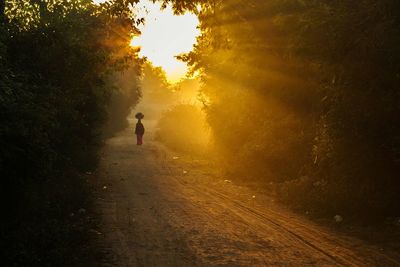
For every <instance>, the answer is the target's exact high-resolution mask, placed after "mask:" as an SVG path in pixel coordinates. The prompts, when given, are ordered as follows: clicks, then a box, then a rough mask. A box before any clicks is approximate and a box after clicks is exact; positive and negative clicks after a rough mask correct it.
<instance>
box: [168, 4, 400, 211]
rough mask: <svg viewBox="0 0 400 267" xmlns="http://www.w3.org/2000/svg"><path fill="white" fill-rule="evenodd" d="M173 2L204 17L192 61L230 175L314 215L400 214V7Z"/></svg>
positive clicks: (188, 57)
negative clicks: (273, 187) (269, 187)
mask: <svg viewBox="0 0 400 267" xmlns="http://www.w3.org/2000/svg"><path fill="white" fill-rule="evenodd" d="M166 2H173V3H174V4H175V6H176V10H177V11H178V12H180V11H181V10H185V9H191V10H193V11H194V12H198V14H199V17H200V21H201V30H202V35H201V37H199V39H198V41H199V43H198V44H197V45H196V47H195V50H194V52H192V53H189V54H187V55H183V56H181V58H182V59H183V60H185V61H186V62H188V63H189V64H190V65H191V67H192V70H193V71H198V72H199V73H201V79H202V82H203V84H204V86H203V89H202V95H203V99H204V103H205V110H206V112H207V115H208V122H209V124H210V125H211V128H212V130H213V135H214V139H215V143H216V145H217V147H218V150H219V152H220V155H221V159H223V162H225V163H226V166H227V169H231V170H233V171H238V172H239V173H241V175H240V176H241V177H242V179H257V180H259V181H262V182H264V183H266V184H269V183H271V182H272V183H275V184H277V185H278V191H279V193H280V195H281V196H282V197H284V198H285V199H286V200H289V201H291V202H292V203H295V204H299V205H301V206H303V207H307V208H308V209H309V210H313V209H314V210H318V211H324V212H326V213H327V214H332V213H336V212H337V213H341V214H343V213H354V212H356V213H357V214H361V213H366V214H372V213H375V215H397V216H398V215H399V212H400V205H399V204H398V203H399V201H400V176H399V173H400V2H399V1H395V0H382V1H373V0H361V1H352V0H337V1H331V0H329V1H327V0H301V1H300V0H284V1H283V0H268V1H258V0H248V1H241V0H228V1H215V0H205V1H181V0H180V1H166ZM198 4H200V5H201V6H202V9H201V11H200V12H199V11H198V10H199V9H198V6H196V5H198Z"/></svg>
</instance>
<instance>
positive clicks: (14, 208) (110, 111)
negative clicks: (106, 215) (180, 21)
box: [0, 0, 140, 266]
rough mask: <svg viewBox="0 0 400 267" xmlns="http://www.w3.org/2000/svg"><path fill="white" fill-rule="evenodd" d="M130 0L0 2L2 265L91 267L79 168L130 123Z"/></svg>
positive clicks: (133, 64) (134, 66)
mask: <svg viewBox="0 0 400 267" xmlns="http://www.w3.org/2000/svg"><path fill="white" fill-rule="evenodd" d="M128 2H132V3H134V2H135V1H113V3H111V2H110V3H105V4H103V5H101V6H97V5H94V4H93V3H92V1H89V0H75V1H66V0H52V1H47V0H23V1H21V0H9V1H0V17H1V21H0V122H1V123H0V177H1V182H0V187H1V192H0V194H1V203H2V211H3V215H5V216H4V218H3V220H2V221H1V223H0V236H1V238H0V239H1V240H2V242H1V243H0V248H1V251H2V255H3V256H4V257H3V258H2V263H3V264H4V265H9V266H11V264H12V266H19V265H21V266H27V265H29V266H62V265H68V266H77V264H79V265H82V266H87V265H91V262H90V260H89V259H87V258H88V257H90V256H89V254H88V253H86V252H85V251H87V247H83V244H86V245H87V242H88V231H87V230H88V229H86V227H92V226H91V225H90V223H87V222H82V221H79V220H78V219H76V220H75V219H74V218H72V217H71V218H70V214H73V213H74V212H76V211H77V210H78V209H79V208H82V207H83V206H84V207H86V206H88V205H89V204H88V196H89V195H90V194H89V192H88V188H87V184H86V182H85V181H86V179H85V176H82V175H81V174H82V173H84V172H86V171H88V170H90V169H91V168H93V167H94V166H95V163H96V160H97V153H98V150H99V145H100V144H101V142H102V137H103V136H104V133H103V131H104V129H107V134H110V133H112V132H113V131H115V130H119V129H120V128H121V127H123V126H124V123H125V120H126V115H127V114H128V112H129V111H130V108H131V106H132V105H134V104H135V103H136V102H137V101H138V99H139V97H140V92H139V89H138V86H137V84H136V77H137V76H138V72H139V65H140V62H139V61H138V60H137V56H136V51H133V50H132V49H131V48H130V47H129V42H130V39H131V37H132V34H135V33H136V32H137V30H136V28H135V21H134V17H132V14H131V12H130V10H129V9H127V4H128ZM126 75H129V76H130V77H129V78H130V82H129V83H123V82H122V80H123V79H124V77H125V78H126ZM109 121H112V122H113V123H112V124H111V123H107V122H109ZM73 219H74V220H73ZM77 225H79V227H78V226H77ZM78 244H79V245H80V246H82V247H80V249H79V248H77V245H78ZM78 249H79V251H78ZM72 254H74V257H71V255H72ZM87 260H88V261H89V262H87ZM86 264H87V265H86Z"/></svg>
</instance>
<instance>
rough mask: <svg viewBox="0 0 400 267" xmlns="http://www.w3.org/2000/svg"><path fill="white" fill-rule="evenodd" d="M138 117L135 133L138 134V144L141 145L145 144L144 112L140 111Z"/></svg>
mask: <svg viewBox="0 0 400 267" xmlns="http://www.w3.org/2000/svg"><path fill="white" fill-rule="evenodd" d="M135 117H136V119H138V122H137V123H136V128H135V134H136V139H137V145H138V146H141V145H142V144H143V135H144V126H143V123H142V119H143V118H144V115H143V113H141V112H139V113H138V114H136V116H135Z"/></svg>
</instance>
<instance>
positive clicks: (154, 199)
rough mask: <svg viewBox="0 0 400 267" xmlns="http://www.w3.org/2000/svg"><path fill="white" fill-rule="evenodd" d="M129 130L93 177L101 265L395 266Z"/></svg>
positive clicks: (115, 140) (110, 147)
mask: <svg viewBox="0 0 400 267" xmlns="http://www.w3.org/2000/svg"><path fill="white" fill-rule="evenodd" d="M132 132H133V130H132V129H131V128H130V129H127V130H126V131H124V132H122V133H121V134H119V135H118V136H116V137H115V138H113V139H110V140H109V141H108V142H107V144H106V146H105V148H104V151H103V157H102V161H101V165H100V168H99V170H98V173H97V176H98V177H99V181H98V182H99V184H98V185H99V188H100V189H101V190H99V193H98V194H99V195H98V198H97V199H98V200H97V208H98V212H99V213H100V214H101V215H102V219H103V226H102V229H101V232H102V233H104V240H103V241H104V249H105V250H106V251H107V253H108V255H109V256H110V257H109V262H108V263H104V265H105V266H107V265H108V266H110V265H111V266H400V261H399V258H398V256H397V255H395V256H394V255H391V257H389V256H387V255H384V254H383V253H382V252H381V251H380V250H379V249H378V248H376V247H373V246H369V245H366V244H364V243H363V242H361V241H359V240H356V239H354V238H350V237H345V236H338V235H337V234H333V233H331V232H330V231H329V230H328V229H324V228H322V227H320V226H317V225H315V224H313V223H312V222H310V221H308V220H306V219H304V218H301V217H299V216H297V215H294V214H293V213H290V212H289V211H287V210H285V209H284V208H282V207H279V206H277V205H276V204H275V203H273V202H272V201H271V200H269V199H267V198H263V197H262V196H258V195H257V193H254V192H251V191H250V190H249V189H248V188H245V187H239V186H236V185H234V184H232V183H230V181H227V180H226V178H221V177H218V175H217V174H216V173H215V171H214V170H213V169H215V168H213V167H212V166H210V165H209V164H208V162H207V161H206V160H199V159H193V158H190V157H187V156H181V155H174V154H172V153H171V152H168V151H167V150H166V149H165V148H163V147H162V146H161V145H159V144H158V143H157V142H154V141H149V140H147V139H151V137H149V135H148V134H147V135H146V138H145V145H144V146H142V147H137V146H136V145H135V143H134V141H135V140H134V138H133V135H132ZM176 157H179V158H176ZM396 257H397V258H396Z"/></svg>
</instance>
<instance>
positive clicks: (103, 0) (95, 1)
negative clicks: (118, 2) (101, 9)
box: [93, 0, 107, 4]
mask: <svg viewBox="0 0 400 267" xmlns="http://www.w3.org/2000/svg"><path fill="white" fill-rule="evenodd" d="M105 1H107V0H93V3H95V4H101V3H104V2H105Z"/></svg>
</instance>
